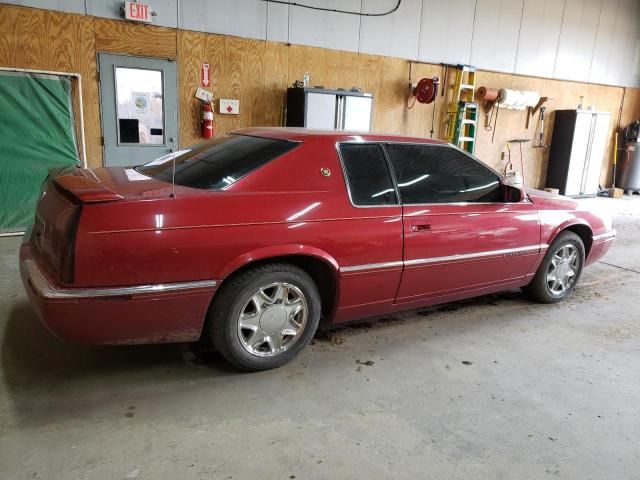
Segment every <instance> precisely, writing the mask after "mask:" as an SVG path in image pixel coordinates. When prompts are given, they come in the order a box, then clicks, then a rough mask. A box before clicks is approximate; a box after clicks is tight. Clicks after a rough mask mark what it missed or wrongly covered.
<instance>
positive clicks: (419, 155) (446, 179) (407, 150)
mask: <svg viewBox="0 0 640 480" xmlns="http://www.w3.org/2000/svg"><path fill="white" fill-rule="evenodd" d="M386 148H387V150H388V152H389V156H390V158H391V165H392V166H393V170H394V172H395V174H396V179H397V182H398V190H399V192H400V198H401V199H402V202H403V203H405V204H416V203H458V202H502V201H503V199H502V191H501V188H500V179H499V177H498V176H497V175H496V174H495V173H493V172H492V171H491V170H489V169H488V168H487V167H485V166H483V165H482V164H481V163H480V162H478V161H477V160H474V159H473V158H471V157H470V156H468V155H466V154H464V153H462V152H460V151H458V150H456V149H455V148H451V147H448V146H444V145H442V146H439V145H409V144H388V145H386Z"/></svg>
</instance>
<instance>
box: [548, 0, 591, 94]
mask: <svg viewBox="0 0 640 480" xmlns="http://www.w3.org/2000/svg"><path fill="white" fill-rule="evenodd" d="M601 4H602V0H567V3H566V5H565V8H564V19H563V21H562V31H561V32H560V42H559V44H558V55H557V56H556V64H555V69H554V74H553V76H554V78H559V79H563V80H576V81H584V82H586V81H588V80H589V69H590V68H591V59H592V57H593V48H594V46H595V43H596V31H597V30H598V20H599V18H600V7H601Z"/></svg>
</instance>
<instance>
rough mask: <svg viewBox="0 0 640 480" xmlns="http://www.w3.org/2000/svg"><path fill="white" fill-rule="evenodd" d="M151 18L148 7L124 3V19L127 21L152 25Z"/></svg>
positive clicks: (140, 4) (135, 3)
mask: <svg viewBox="0 0 640 480" xmlns="http://www.w3.org/2000/svg"><path fill="white" fill-rule="evenodd" d="M152 16H153V14H152V13H151V8H149V5H147V4H144V3H138V2H124V18H126V19H127V20H132V21H134V22H144V23H152V22H153V20H152V18H151V17H152Z"/></svg>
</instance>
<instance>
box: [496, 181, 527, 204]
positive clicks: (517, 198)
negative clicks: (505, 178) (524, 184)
mask: <svg viewBox="0 0 640 480" xmlns="http://www.w3.org/2000/svg"><path fill="white" fill-rule="evenodd" d="M502 192H503V195H504V197H503V198H504V201H505V202H509V203H518V202H521V201H523V200H524V199H525V198H527V197H526V194H525V191H524V189H522V188H519V187H515V186H513V185H511V184H510V183H507V182H503V183H502Z"/></svg>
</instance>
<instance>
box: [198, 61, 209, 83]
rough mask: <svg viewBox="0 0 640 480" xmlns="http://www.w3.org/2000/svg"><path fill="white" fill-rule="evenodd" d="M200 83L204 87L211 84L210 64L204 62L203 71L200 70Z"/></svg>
mask: <svg viewBox="0 0 640 480" xmlns="http://www.w3.org/2000/svg"><path fill="white" fill-rule="evenodd" d="M200 83H201V84H202V86H203V87H208V86H209V85H210V84H211V80H210V73H209V64H208V63H204V62H202V69H201V70H200Z"/></svg>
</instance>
